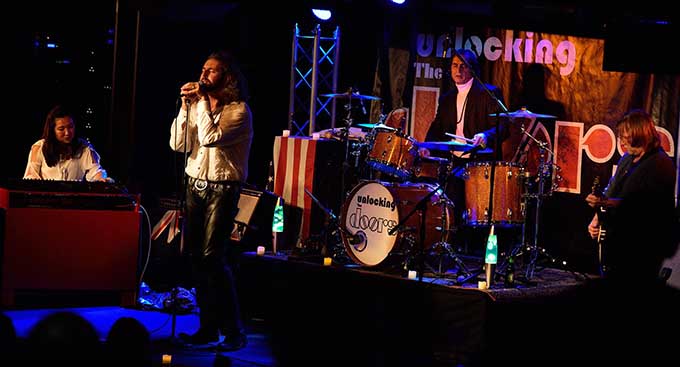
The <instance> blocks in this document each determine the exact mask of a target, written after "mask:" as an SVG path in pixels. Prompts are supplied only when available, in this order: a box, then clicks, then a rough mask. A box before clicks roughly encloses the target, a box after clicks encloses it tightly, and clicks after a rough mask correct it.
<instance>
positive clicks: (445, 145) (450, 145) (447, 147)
mask: <svg viewBox="0 0 680 367" xmlns="http://www.w3.org/2000/svg"><path fill="white" fill-rule="evenodd" d="M416 145H417V146H418V148H426V149H430V150H442V151H452V150H453V151H459V152H467V151H469V150H471V149H473V148H476V147H477V146H476V145H472V144H465V143H459V142H457V141H423V142H419V143H417V144H416ZM477 153H480V154H486V153H493V150H491V149H488V148H487V149H483V150H480V151H478V152H477Z"/></svg>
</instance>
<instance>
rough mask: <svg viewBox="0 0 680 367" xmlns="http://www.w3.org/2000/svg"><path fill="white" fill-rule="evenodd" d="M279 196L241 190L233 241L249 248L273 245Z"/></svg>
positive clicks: (246, 189) (232, 236)
mask: <svg viewBox="0 0 680 367" xmlns="http://www.w3.org/2000/svg"><path fill="white" fill-rule="evenodd" d="M277 200H278V196H277V195H276V194H274V193H271V192H269V191H258V190H252V189H248V188H243V189H242V190H241V197H240V198H239V201H238V213H237V214H236V218H235V219H234V221H235V224H236V225H235V226H234V231H233V232H232V234H231V239H232V240H234V241H237V242H240V243H241V244H243V245H245V246H248V247H253V248H255V247H257V246H263V245H271V242H272V221H273V219H274V208H275V206H276V202H277Z"/></svg>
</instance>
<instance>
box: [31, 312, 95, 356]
mask: <svg viewBox="0 0 680 367" xmlns="http://www.w3.org/2000/svg"><path fill="white" fill-rule="evenodd" d="M27 348H28V350H27V353H28V355H27V357H28V359H29V360H30V361H31V362H33V363H32V364H29V365H48V364H49V365H68V366H92V365H94V364H96V363H97V360H98V359H99V357H100V351H101V343H100V341H99V335H98V334H97V331H96V330H95V328H94V326H92V324H91V323H90V322H89V321H88V320H86V319H85V318H83V317H82V316H80V315H78V314H75V313H73V312H68V311H60V312H55V313H53V314H50V315H48V316H46V317H44V318H43V319H41V320H40V321H38V323H37V324H35V326H33V328H32V329H31V330H30V331H29V334H28V338H27Z"/></svg>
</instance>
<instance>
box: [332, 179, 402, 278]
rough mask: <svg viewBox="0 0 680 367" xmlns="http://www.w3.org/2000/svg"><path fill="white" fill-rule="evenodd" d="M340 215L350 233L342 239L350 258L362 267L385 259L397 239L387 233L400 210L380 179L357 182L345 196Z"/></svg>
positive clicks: (395, 223)
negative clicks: (349, 193)
mask: <svg viewBox="0 0 680 367" xmlns="http://www.w3.org/2000/svg"><path fill="white" fill-rule="evenodd" d="M342 215H343V218H344V219H343V223H344V225H345V229H346V231H347V232H348V233H349V234H351V235H352V236H348V237H351V238H349V239H345V240H344V241H343V242H344V244H345V248H346V250H347V252H348V253H349V254H350V255H351V257H352V258H353V259H354V260H355V261H357V262H358V263H359V264H361V265H364V266H374V265H378V264H380V263H381V262H382V261H383V260H385V258H387V255H389V253H390V251H392V248H393V247H394V244H395V242H396V238H397V235H396V233H395V234H392V235H390V234H389V233H388V232H389V231H390V230H391V229H392V228H394V227H396V225H397V224H398V223H399V210H398V207H397V204H396V202H395V201H394V196H393V195H392V193H391V192H390V191H389V190H388V189H387V187H385V186H384V185H382V184H380V183H379V182H364V183H361V184H359V186H357V187H356V188H354V189H353V190H352V193H351V195H350V196H349V197H348V199H347V202H346V204H345V207H344V211H343V213H342ZM355 235H356V236H355ZM357 239H361V240H357Z"/></svg>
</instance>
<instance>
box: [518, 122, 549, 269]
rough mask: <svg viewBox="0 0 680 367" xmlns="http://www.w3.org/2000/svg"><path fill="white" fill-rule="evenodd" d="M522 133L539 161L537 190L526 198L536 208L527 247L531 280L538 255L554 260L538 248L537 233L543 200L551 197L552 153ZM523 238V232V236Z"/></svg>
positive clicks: (542, 249) (543, 144)
mask: <svg viewBox="0 0 680 367" xmlns="http://www.w3.org/2000/svg"><path fill="white" fill-rule="evenodd" d="M522 132H523V133H525V134H526V135H527V136H529V137H530V138H531V139H532V140H533V141H534V142H536V144H537V145H538V149H539V161H538V190H537V192H536V194H535V195H533V196H531V195H530V196H528V197H529V198H531V197H533V198H535V199H536V207H535V210H534V233H533V239H532V242H531V243H530V244H529V245H528V246H527V250H528V252H529V263H528V264H527V269H526V273H525V275H526V277H527V278H528V279H529V278H532V277H533V276H534V271H535V270H536V263H537V261H538V256H539V253H540V254H541V255H543V256H547V257H548V259H549V260H550V261H551V262H555V261H556V260H555V259H554V258H553V257H552V256H550V255H549V254H548V253H547V252H546V251H545V249H544V248H542V247H540V246H538V232H539V229H540V218H541V209H542V207H543V198H545V197H547V196H550V195H552V191H553V189H554V187H553V185H554V184H553V160H552V152H550V150H548V149H547V148H546V145H547V144H546V143H545V142H543V141H540V140H538V139H536V138H535V137H533V136H532V135H531V134H529V133H527V132H526V131H525V130H524V128H523V127H522ZM546 153H548V158H547V159H546ZM522 237H523V238H524V231H523V236H522Z"/></svg>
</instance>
